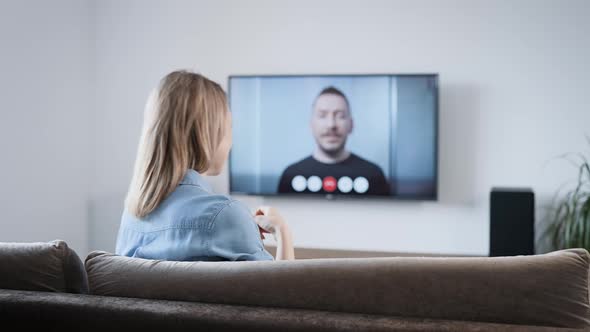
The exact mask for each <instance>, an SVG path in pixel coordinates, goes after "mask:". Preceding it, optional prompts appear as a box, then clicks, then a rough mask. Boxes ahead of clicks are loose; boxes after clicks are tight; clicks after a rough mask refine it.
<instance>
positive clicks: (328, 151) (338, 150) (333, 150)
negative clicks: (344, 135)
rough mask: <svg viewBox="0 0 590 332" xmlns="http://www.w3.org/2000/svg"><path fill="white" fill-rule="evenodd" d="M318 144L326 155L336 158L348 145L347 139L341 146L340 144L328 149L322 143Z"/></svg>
mask: <svg viewBox="0 0 590 332" xmlns="http://www.w3.org/2000/svg"><path fill="white" fill-rule="evenodd" d="M318 146H319V148H320V150H321V151H322V152H323V153H325V154H326V155H328V156H330V157H332V158H335V157H338V155H339V154H340V153H342V151H344V147H345V146H346V140H344V141H343V142H342V144H340V146H338V147H336V148H331V149H326V148H324V147H323V146H322V145H321V144H318Z"/></svg>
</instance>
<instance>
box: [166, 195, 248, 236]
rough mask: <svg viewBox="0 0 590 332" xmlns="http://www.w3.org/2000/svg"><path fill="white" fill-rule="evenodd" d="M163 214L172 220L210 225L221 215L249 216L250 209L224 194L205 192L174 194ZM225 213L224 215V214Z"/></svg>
mask: <svg viewBox="0 0 590 332" xmlns="http://www.w3.org/2000/svg"><path fill="white" fill-rule="evenodd" d="M162 212H163V213H164V214H166V215H168V216H169V218H170V220H177V221H180V220H185V221H192V222H199V225H201V226H202V225H203V223H205V224H208V225H207V226H209V227H211V226H212V225H210V224H211V223H213V221H214V220H215V219H216V218H217V217H218V216H219V215H220V214H222V217H223V216H224V215H228V214H231V215H232V216H244V215H249V214H250V213H249V211H248V208H247V207H246V206H245V205H244V204H243V203H241V202H239V201H238V200H236V199H234V198H232V197H230V196H228V195H222V194H213V193H203V192H193V193H191V192H184V193H180V194H179V193H173V194H172V195H171V197H169V200H167V202H164V204H163V206H162ZM222 212H223V213H222Z"/></svg>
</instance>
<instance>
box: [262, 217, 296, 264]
mask: <svg viewBox="0 0 590 332" xmlns="http://www.w3.org/2000/svg"><path fill="white" fill-rule="evenodd" d="M254 220H255V221H256V223H257V224H258V228H260V229H261V232H262V233H263V232H266V233H270V234H272V235H273V236H274V237H275V240H276V241H277V253H276V257H275V259H276V260H291V259H295V250H294V248H293V237H292V235H291V230H290V229H289V226H288V225H287V222H286V221H285V219H284V218H283V216H281V215H280V214H279V212H278V211H277V210H276V209H274V208H271V207H268V206H263V207H260V208H258V209H257V210H256V213H255V215H254ZM262 233H261V236H262V237H263V238H264V235H263V234H262Z"/></svg>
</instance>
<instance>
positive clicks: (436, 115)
mask: <svg viewBox="0 0 590 332" xmlns="http://www.w3.org/2000/svg"><path fill="white" fill-rule="evenodd" d="M354 76H362V77H391V76H397V77H425V76H428V77H433V78H434V81H435V86H436V89H435V91H434V108H435V109H434V122H435V126H434V140H435V144H434V146H435V149H434V160H435V161H434V183H435V188H434V195H403V196H399V195H370V194H367V195H346V194H338V193H334V194H326V193H308V192H304V193H278V192H277V193H274V194H258V193H247V192H241V191H239V192H238V191H232V179H231V178H232V176H231V175H232V173H231V170H232V168H231V159H232V158H231V155H232V153H233V152H232V150H233V149H231V150H230V152H229V156H228V158H227V173H228V182H229V183H228V185H229V190H228V192H229V193H230V195H244V196H258V197H270V198H288V199H293V198H301V199H304V198H313V199H328V200H334V199H338V200H340V199H353V200H366V199H369V200H371V201H376V200H386V201H417V202H419V201H432V202H434V201H438V195H439V183H438V182H439V181H438V180H439V174H438V171H439V151H438V150H439V146H438V144H439V112H440V105H439V94H440V84H439V77H440V75H439V74H438V73H373V74H358V73H356V74H233V75H229V76H228V78H227V101H228V106H229V109H230V112H231V111H232V107H231V81H232V78H258V77H261V78H265V77H267V78H268V77H270V78H280V77H354ZM390 135H391V133H390ZM388 180H390V179H388Z"/></svg>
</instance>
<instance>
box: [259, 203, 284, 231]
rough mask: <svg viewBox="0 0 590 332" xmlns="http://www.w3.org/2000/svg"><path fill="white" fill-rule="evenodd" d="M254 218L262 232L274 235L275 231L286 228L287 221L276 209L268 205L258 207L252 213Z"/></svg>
mask: <svg viewBox="0 0 590 332" xmlns="http://www.w3.org/2000/svg"><path fill="white" fill-rule="evenodd" d="M254 220H255V221H256V223H257V224H258V227H260V229H261V230H262V232H263V233H270V234H273V235H276V233H277V232H280V231H282V230H283V229H285V228H287V222H286V221H285V219H284V218H283V216H281V215H280V214H279V212H278V211H277V209H275V208H271V207H268V206H262V207H259V208H258V209H257V210H256V213H255V215H254Z"/></svg>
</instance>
